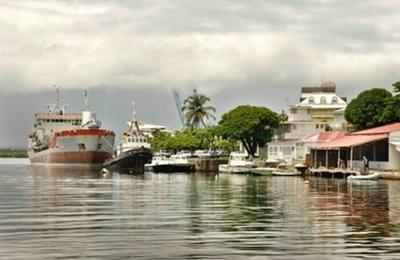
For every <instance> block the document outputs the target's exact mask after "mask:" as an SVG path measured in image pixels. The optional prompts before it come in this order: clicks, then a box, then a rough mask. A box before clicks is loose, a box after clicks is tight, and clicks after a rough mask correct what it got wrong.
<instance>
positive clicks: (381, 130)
mask: <svg viewBox="0 0 400 260" xmlns="http://www.w3.org/2000/svg"><path fill="white" fill-rule="evenodd" d="M394 131H400V123H394V124H390V125H384V126H379V127H375V128H370V129H366V130H362V131H358V132H354V133H351V135H369V134H388V133H390V132H394Z"/></svg>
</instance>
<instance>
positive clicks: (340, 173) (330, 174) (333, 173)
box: [309, 167, 361, 179]
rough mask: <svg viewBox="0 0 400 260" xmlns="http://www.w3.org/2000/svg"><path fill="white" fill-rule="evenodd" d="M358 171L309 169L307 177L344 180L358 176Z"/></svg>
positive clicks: (322, 168)
mask: <svg viewBox="0 0 400 260" xmlns="http://www.w3.org/2000/svg"><path fill="white" fill-rule="evenodd" d="M360 174H361V173H360V171H359V170H357V169H342V168H329V169H328V168H324V167H319V168H311V169H309V175H311V176H315V177H324V178H342V179H345V178H347V177H349V176H350V175H360Z"/></svg>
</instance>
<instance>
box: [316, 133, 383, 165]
mask: <svg viewBox="0 0 400 260" xmlns="http://www.w3.org/2000/svg"><path fill="white" fill-rule="evenodd" d="M363 156H365V157H367V159H368V160H369V168H370V169H379V170H386V169H389V168H390V164H389V139H388V135H387V134H377V135H348V136H345V137H343V138H340V139H337V140H334V141H332V142H329V143H323V144H319V145H317V146H315V147H312V148H311V156H310V157H311V160H312V168H313V169H318V168H319V169H320V168H325V169H361V168H362V157H363Z"/></svg>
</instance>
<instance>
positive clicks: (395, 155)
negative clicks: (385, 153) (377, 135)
mask: <svg viewBox="0 0 400 260" xmlns="http://www.w3.org/2000/svg"><path fill="white" fill-rule="evenodd" d="M389 164H390V165H389V167H390V169H391V170H400V152H399V151H397V150H396V146H394V145H392V144H389Z"/></svg>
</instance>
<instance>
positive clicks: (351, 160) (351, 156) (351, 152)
mask: <svg viewBox="0 0 400 260" xmlns="http://www.w3.org/2000/svg"><path fill="white" fill-rule="evenodd" d="M350 169H353V146H351V147H350Z"/></svg>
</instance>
